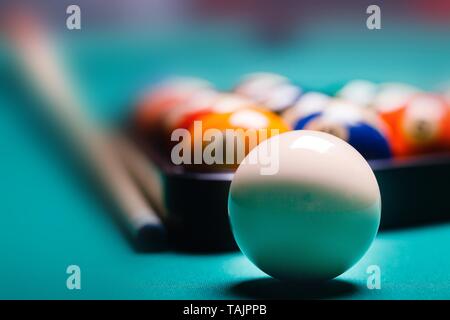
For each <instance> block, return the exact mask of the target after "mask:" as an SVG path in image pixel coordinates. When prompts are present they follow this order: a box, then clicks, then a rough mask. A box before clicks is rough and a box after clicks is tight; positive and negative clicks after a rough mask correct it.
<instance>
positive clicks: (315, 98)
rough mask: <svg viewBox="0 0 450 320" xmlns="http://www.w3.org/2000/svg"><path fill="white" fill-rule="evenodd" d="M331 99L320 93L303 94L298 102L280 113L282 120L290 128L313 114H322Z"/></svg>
mask: <svg viewBox="0 0 450 320" xmlns="http://www.w3.org/2000/svg"><path fill="white" fill-rule="evenodd" d="M330 100H331V97H329V96H327V95H325V94H323V93H320V92H314V91H311V92H307V93H305V94H303V95H302V96H301V97H300V98H299V99H298V101H297V102H296V103H295V104H294V105H293V106H292V107H291V108H289V109H287V110H286V111H284V112H283V113H282V115H281V116H282V117H283V119H284V120H285V121H286V122H287V123H288V124H289V125H291V126H292V127H294V126H295V124H296V123H297V122H298V121H300V120H301V119H303V118H304V117H307V116H309V115H311V114H313V113H318V112H322V111H323V110H324V109H325V107H326V106H327V104H328V103H329V102H330Z"/></svg>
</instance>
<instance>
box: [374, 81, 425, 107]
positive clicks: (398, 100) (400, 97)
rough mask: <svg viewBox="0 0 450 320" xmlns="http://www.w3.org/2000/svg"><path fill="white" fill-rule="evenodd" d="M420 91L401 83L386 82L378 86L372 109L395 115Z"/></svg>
mask: <svg viewBox="0 0 450 320" xmlns="http://www.w3.org/2000/svg"><path fill="white" fill-rule="evenodd" d="M418 92H420V90H419V89H418V88H416V87H414V86H411V85H408V84H404V83H400V82H385V83H382V84H380V85H379V86H378V91H377V93H376V95H375V97H374V98H373V101H372V103H371V106H372V108H373V109H374V110H375V111H376V112H379V113H382V114H389V113H395V111H396V109H398V108H401V107H402V106H404V105H405V103H406V102H407V101H408V100H409V99H410V98H411V97H412V96H413V95H415V94H417V93H418Z"/></svg>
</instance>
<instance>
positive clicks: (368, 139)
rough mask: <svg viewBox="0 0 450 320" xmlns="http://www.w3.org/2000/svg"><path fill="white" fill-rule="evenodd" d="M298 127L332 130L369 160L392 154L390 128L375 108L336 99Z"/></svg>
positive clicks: (299, 123) (324, 130) (297, 127)
mask: <svg viewBox="0 0 450 320" xmlns="http://www.w3.org/2000/svg"><path fill="white" fill-rule="evenodd" d="M294 129H295V130H300V129H304V130H315V131H322V132H327V133H330V134H332V135H334V136H336V137H339V138H341V139H342V140H345V141H347V142H348V143H349V144H351V145H352V146H353V147H354V148H355V149H356V150H358V151H359V152H360V153H361V154H362V155H363V156H364V157H365V158H366V159H382V158H390V157H391V156H392V152H391V146H390V142H389V137H390V135H389V128H388V127H387V126H386V125H385V124H384V123H383V122H382V121H381V120H380V119H379V118H378V116H377V115H376V114H375V113H373V112H372V111H371V110H369V109H362V108H360V107H357V106H355V105H353V104H351V103H348V102H346V101H343V100H333V101H332V102H330V103H329V104H328V107H327V108H326V109H325V110H323V111H322V112H318V113H313V114H311V115H309V116H307V117H304V118H302V119H301V120H299V121H298V122H297V123H296V124H295V127H294Z"/></svg>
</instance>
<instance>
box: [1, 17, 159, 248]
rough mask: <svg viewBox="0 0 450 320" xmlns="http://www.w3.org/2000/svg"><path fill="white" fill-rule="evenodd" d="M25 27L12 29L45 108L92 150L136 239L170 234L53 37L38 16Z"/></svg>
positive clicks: (88, 151)
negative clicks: (80, 93) (76, 87)
mask: <svg viewBox="0 0 450 320" xmlns="http://www.w3.org/2000/svg"><path fill="white" fill-rule="evenodd" d="M26 23H30V21H28V20H27V21H26ZM22 27H23V26H22ZM22 27H21V26H18V28H15V29H13V30H11V31H12V32H10V33H9V35H10V36H11V40H12V43H13V44H14V49H15V52H16V54H17V56H18V57H19V58H20V61H21V63H22V65H23V68H24V71H25V73H26V74H27V75H28V77H29V78H30V80H31V82H32V84H33V85H34V86H35V87H36V88H35V89H36V90H37V92H38V93H40V94H41V95H42V96H43V98H45V99H46V101H47V103H45V104H43V105H44V107H45V109H46V110H45V111H46V112H47V113H49V114H50V115H52V116H53V117H55V118H56V119H57V120H58V121H59V123H60V124H61V125H62V127H63V128H66V129H67V131H68V132H67V134H68V135H70V136H71V138H72V140H73V143H75V144H76V145H77V146H78V148H79V149H81V150H80V151H82V152H83V155H84V156H86V158H87V160H88V161H89V162H90V165H91V166H92V169H93V170H94V171H95V172H96V173H97V175H98V177H99V179H100V180H101V181H102V182H103V185H104V187H105V188H106V189H108V191H109V192H110V194H111V195H112V196H113V198H114V199H115V200H116V202H117V205H118V206H119V208H120V209H121V210H120V212H121V214H122V215H121V218H122V220H124V221H125V222H126V225H127V226H128V229H129V231H130V232H131V235H132V236H133V237H134V238H135V240H140V238H145V239H147V240H148V239H150V240H154V241H159V240H163V239H165V230H164V228H163V226H162V223H161V219H160V218H159V217H158V216H157V215H156V213H155V212H154V210H153V209H152V208H151V207H150V206H149V205H148V203H147V202H146V200H145V198H144V196H143V195H142V194H141V192H140V190H139V189H138V187H137V186H136V185H135V183H134V181H133V180H132V178H131V177H130V176H129V174H128V173H127V172H126V171H125V168H124V167H123V166H122V164H121V163H120V161H119V159H118V157H117V155H116V154H115V152H114V150H113V147H112V145H111V143H110V141H108V137H107V135H106V133H105V131H104V130H102V129H101V128H100V126H99V125H98V124H96V123H95V122H94V121H93V120H92V118H90V117H89V116H88V114H87V112H85V111H84V108H85V107H86V105H85V104H82V103H81V102H80V101H79V100H78V98H77V95H75V94H74V92H73V89H72V85H71V84H70V82H69V80H68V77H67V75H66V74H65V73H64V71H63V68H62V66H61V64H60V63H59V60H58V55H57V53H56V51H55V50H54V49H53V43H52V42H51V41H50V40H51V39H50V38H49V37H48V36H47V35H46V34H45V32H44V30H43V29H40V28H39V26H38V25H36V24H33V21H31V25H28V26H26V27H25V29H23V28H22ZM155 245H157V244H155Z"/></svg>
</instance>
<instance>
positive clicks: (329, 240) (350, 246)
mask: <svg viewBox="0 0 450 320" xmlns="http://www.w3.org/2000/svg"><path fill="white" fill-rule="evenodd" d="M268 173H270V174H268ZM228 210H229V216H230V221H231V226H232V230H233V234H234V237H235V239H236V242H237V244H238V246H239V248H240V249H241V251H242V252H243V253H244V254H245V255H246V256H247V257H248V258H249V259H250V260H251V261H252V262H253V263H254V264H255V265H256V266H257V267H259V268H260V269H261V270H262V271H264V272H265V273H267V274H269V275H271V276H272V277H275V278H278V279H282V280H293V281H320V280H328V279H332V278H334V277H336V276H338V275H340V274H342V273H343V272H345V271H346V270H348V269H349V268H350V267H351V266H353V265H354V264H355V263H356V262H357V261H358V260H359V259H360V258H361V257H362V256H363V255H364V253H365V252H366V251H367V249H368V248H369V247H370V245H371V243H372V241H373V240H374V238H375V236H376V234H377V231H378V226H379V223H380V216H381V198H380V190H379V188H378V183H377V180H376V178H375V175H374V173H373V171H372V169H371V168H370V166H369V165H368V163H367V162H366V160H365V159H364V158H363V157H362V156H361V155H360V154H359V153H358V152H357V151H356V150H355V149H354V148H353V147H352V146H350V145H349V144H348V143H346V142H345V141H343V140H341V139H339V138H336V137H334V136H332V135H330V134H327V133H323V132H317V131H309V130H298V131H290V132H286V133H283V134H281V135H277V136H274V137H272V138H270V139H268V140H266V141H264V142H262V143H261V144H259V145H258V146H257V147H256V148H254V149H253V150H252V151H251V152H250V153H249V154H248V155H247V157H246V158H245V159H244V161H243V162H242V164H241V165H240V166H239V167H238V169H237V171H236V173H235V175H234V178H233V181H232V183H231V187H230V194H229V200H228Z"/></svg>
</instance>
